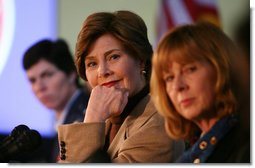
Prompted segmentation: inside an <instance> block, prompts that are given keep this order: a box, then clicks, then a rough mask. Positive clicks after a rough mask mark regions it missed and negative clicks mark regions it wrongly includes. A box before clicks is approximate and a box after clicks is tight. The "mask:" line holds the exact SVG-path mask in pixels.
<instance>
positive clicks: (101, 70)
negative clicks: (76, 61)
mask: <svg viewBox="0 0 255 168" xmlns="http://www.w3.org/2000/svg"><path fill="white" fill-rule="evenodd" d="M111 74H112V71H111V70H110V68H109V65H108V64H107V63H101V64H100V65H99V67H98V77H99V78H105V77H108V76H110V75H111Z"/></svg>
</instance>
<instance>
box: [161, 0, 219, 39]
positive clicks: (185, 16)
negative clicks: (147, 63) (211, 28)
mask: <svg viewBox="0 0 255 168" xmlns="http://www.w3.org/2000/svg"><path fill="white" fill-rule="evenodd" d="M157 17H158V18H157V27H156V31H157V32H156V33H157V35H156V43H158V41H159V40H160V38H161V37H162V36H163V35H164V34H165V33H166V32H167V31H168V30H169V29H171V28H172V27H175V26H177V25H182V24H186V23H194V22H197V21H201V20H207V21H209V22H211V23H214V24H215V25H218V26H220V19H219V13H218V5H217V0H161V1H160V4H159V10H158V16H157Z"/></svg>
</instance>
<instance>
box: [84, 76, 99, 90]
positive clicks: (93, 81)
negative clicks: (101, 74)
mask: <svg viewBox="0 0 255 168" xmlns="http://www.w3.org/2000/svg"><path fill="white" fill-rule="evenodd" d="M86 77H87V80H88V83H89V85H90V86H91V87H92V88H94V87H96V85H97V82H96V76H95V75H94V74H93V72H86Z"/></svg>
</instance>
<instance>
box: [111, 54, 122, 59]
mask: <svg viewBox="0 0 255 168" xmlns="http://www.w3.org/2000/svg"><path fill="white" fill-rule="evenodd" d="M119 58H120V55H119V54H113V55H110V57H109V60H117V59H119Z"/></svg>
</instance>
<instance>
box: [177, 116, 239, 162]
mask: <svg viewBox="0 0 255 168" xmlns="http://www.w3.org/2000/svg"><path fill="white" fill-rule="evenodd" d="M236 124H237V117H236V116H234V115H229V116H226V117H223V118H222V119H220V120H219V121H218V122H217V123H216V124H215V125H214V126H213V127H212V128H211V130H210V131H208V132H207V133H206V134H205V135H203V136H202V137H200V139H198V140H197V142H196V143H195V144H194V145H193V146H192V147H191V148H189V149H188V150H187V151H185V152H184V153H183V155H182V156H181V157H180V158H179V159H178V160H177V161H176V162H179V163H205V162H206V160H207V159H208V157H209V156H210V155H211V154H212V153H213V151H214V149H215V148H216V146H217V144H218V142H219V141H220V140H221V139H222V138H223V137H224V136H225V135H226V134H227V133H228V132H229V131H230V130H231V128H233V127H234V126H235V125H236Z"/></svg>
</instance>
